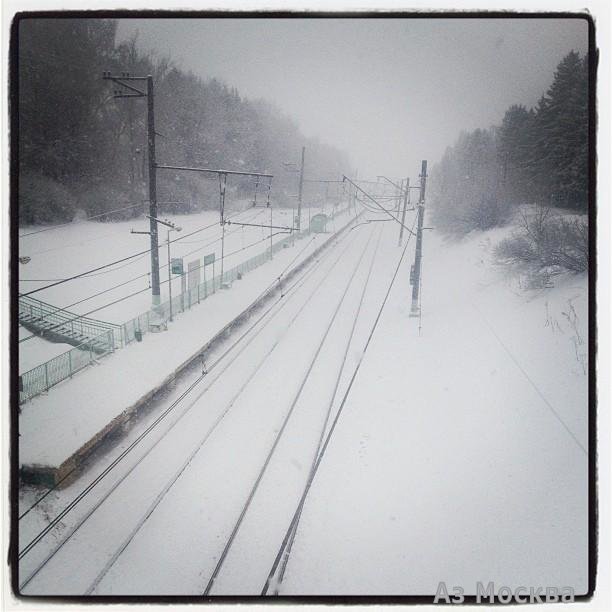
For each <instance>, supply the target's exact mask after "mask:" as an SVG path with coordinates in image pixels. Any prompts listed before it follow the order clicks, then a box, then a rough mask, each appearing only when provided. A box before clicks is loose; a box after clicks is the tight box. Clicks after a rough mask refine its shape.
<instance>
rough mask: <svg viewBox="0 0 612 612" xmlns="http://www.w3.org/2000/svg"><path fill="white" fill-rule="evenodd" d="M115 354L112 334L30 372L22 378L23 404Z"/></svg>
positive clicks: (20, 382)
mask: <svg viewBox="0 0 612 612" xmlns="http://www.w3.org/2000/svg"><path fill="white" fill-rule="evenodd" d="M114 350H115V338H114V337H113V331H112V330H108V331H106V332H103V333H102V334H99V335H98V336H96V337H95V338H92V339H91V340H89V341H87V342H83V343H82V344H81V345H79V346H77V347H75V348H73V349H70V350H69V351H66V352H65V353H62V354H61V355H58V356H57V357H54V358H53V359H50V360H49V361H46V362H45V363H42V364H40V365H39V366H36V367H35V368H32V369H31V370H28V371H27V372H25V373H24V374H22V375H21V376H20V377H19V403H22V402H25V401H26V400H29V399H31V398H32V397H35V396H36V395H40V394H41V393H44V392H45V391H48V390H49V389H50V388H51V387H53V386H54V385H57V383H59V382H62V380H66V378H70V377H71V376H72V375H73V374H75V373H76V372H78V371H79V370H82V369H83V368H86V367H87V366H88V365H90V364H91V363H93V362H95V361H96V359H98V358H99V357H103V356H104V355H108V353H112V352H113V351H114Z"/></svg>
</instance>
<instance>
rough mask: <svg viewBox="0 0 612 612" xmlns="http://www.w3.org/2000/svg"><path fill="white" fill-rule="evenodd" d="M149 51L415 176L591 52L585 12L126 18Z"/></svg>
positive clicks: (364, 168) (359, 159)
mask: <svg viewBox="0 0 612 612" xmlns="http://www.w3.org/2000/svg"><path fill="white" fill-rule="evenodd" d="M136 30H138V32H139V40H140V44H141V46H142V48H143V49H147V50H149V49H155V50H156V51H157V52H158V53H160V54H162V55H164V54H167V55H169V56H170V57H172V58H173V59H174V60H175V62H176V63H177V64H178V65H179V66H180V67H183V68H185V69H189V70H192V71H193V72H194V73H196V74H198V75H201V76H203V77H213V76H214V77H218V78H220V79H223V80H224V81H226V82H227V83H228V84H230V85H233V86H235V87H237V88H238V90H239V92H240V93H241V94H242V95H245V96H247V97H264V98H267V99H269V100H271V101H273V102H275V103H276V104H277V105H278V106H280V108H282V109H283V110H284V111H286V112H287V113H289V114H290V115H291V116H292V117H293V118H294V119H296V120H297V122H298V123H299V125H300V127H301V128H302V130H303V131H304V133H305V134H307V135H308V136H318V137H320V138H321V139H322V140H325V141H327V142H329V143H330V144H334V145H336V146H338V147H340V148H343V149H345V150H347V151H348V153H349V154H350V156H351V159H352V160H353V162H354V163H355V164H356V166H357V167H358V169H359V174H360V176H365V175H369V176H375V175H376V174H388V175H393V176H400V175H401V176H406V175H410V176H413V177H416V175H417V174H418V170H419V168H420V164H419V160H420V159H422V158H428V159H429V160H430V163H431V162H435V161H436V160H437V159H439V158H440V156H441V154H442V153H443V151H444V149H445V147H446V146H448V145H450V144H452V142H453V141H454V139H455V138H456V136H457V135H458V133H459V132H460V131H461V130H462V129H473V128H476V127H489V126H490V125H493V124H496V123H499V122H500V120H501V118H502V117H503V114H504V111H505V110H506V108H507V107H508V106H509V105H510V104H513V103H523V104H526V105H527V106H531V105H534V104H536V102H537V100H538V98H539V97H540V95H541V94H542V93H543V92H544V90H545V89H546V88H548V86H549V85H550V83H551V81H552V78H553V73H554V70H555V68H556V66H557V64H558V62H559V61H560V60H561V58H562V57H563V56H564V55H565V54H566V53H567V52H569V51H570V50H571V49H576V50H579V51H580V52H581V53H584V52H586V50H587V48H588V47H587V45H588V43H587V22H586V21H584V20H579V19H565V20H559V19H555V20H552V19H460V20H459V19H398V18H395V19H346V18H345V19H341V18H339V19H336V18H334V19H308V20H307V19H298V18H294V19H183V20H181V19H170V20H168V19H148V20H142V19H138V20H122V21H121V23H120V26H119V38H120V39H121V38H122V37H125V36H127V35H129V34H131V33H133V32H134V31H136Z"/></svg>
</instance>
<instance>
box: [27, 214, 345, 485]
mask: <svg viewBox="0 0 612 612" xmlns="http://www.w3.org/2000/svg"><path fill="white" fill-rule="evenodd" d="M336 222H337V224H336V227H337V228H339V229H338V230H337V231H336V233H334V234H313V235H310V236H306V237H304V238H302V239H301V240H298V241H296V243H295V246H294V247H293V248H288V249H283V250H281V251H280V252H279V253H278V254H277V255H275V256H274V259H273V260H272V261H271V262H269V263H267V264H265V265H263V266H261V267H260V268H258V269H256V270H254V271H253V272H251V273H249V274H247V275H245V276H244V277H243V278H242V279H241V280H239V281H237V282H236V283H234V284H233V286H232V288H231V289H228V290H223V291H219V292H218V293H217V294H215V295H213V296H210V297H209V298H208V299H207V300H205V301H204V302H202V304H200V305H198V306H196V307H194V308H193V309H192V310H190V311H187V312H185V313H183V314H181V315H179V316H178V317H176V318H175V320H174V322H172V323H170V325H169V327H168V331H165V332H160V333H157V334H147V335H146V336H145V337H144V338H143V341H142V342H134V343H132V344H130V345H129V346H127V347H126V348H125V349H123V350H121V351H118V352H117V353H115V354H114V355H113V356H112V357H109V358H106V359H102V360H100V362H99V364H97V365H95V366H94V367H90V368H88V369H87V370H84V371H82V372H81V373H79V374H78V375H77V376H75V377H74V378H72V379H68V380H66V381H64V382H62V383H60V384H58V385H57V386H56V387H54V388H53V389H51V390H50V391H49V392H48V393H47V394H46V395H41V396H38V397H36V398H33V399H32V400H31V401H29V402H27V403H26V404H24V405H23V406H22V407H21V414H20V416H19V435H20V438H19V465H20V473H21V476H22V479H23V480H24V481H27V482H41V483H48V484H55V483H57V482H59V481H61V480H63V479H64V478H65V477H66V476H67V475H68V474H70V473H71V472H73V471H74V470H75V468H78V466H79V465H80V463H81V462H82V461H83V460H84V459H85V458H86V457H87V456H88V455H89V454H90V453H91V452H92V451H93V450H94V449H95V448H97V447H98V446H99V445H100V444H101V443H102V442H104V441H105V440H107V439H108V438H109V437H110V436H112V435H113V434H114V433H116V432H117V431H118V430H120V429H121V428H123V427H124V426H125V425H126V423H128V421H129V420H130V419H131V418H132V417H133V416H134V415H135V414H136V413H138V412H139V410H140V409H142V408H143V407H144V406H146V405H147V403H148V402H149V401H150V400H151V399H152V398H153V397H154V396H155V395H156V394H157V393H159V392H160V391H162V390H163V389H165V388H166V387H167V386H168V385H171V384H173V383H174V381H175V380H176V378H177V376H179V375H180V374H181V373H182V372H183V371H185V370H186V369H187V368H189V367H190V366H191V365H192V364H193V363H194V362H195V361H198V362H199V361H200V360H201V357H202V355H203V354H205V353H206V352H208V351H210V350H211V349H212V348H215V347H218V346H219V344H220V343H222V342H223V341H225V339H226V338H227V337H228V335H229V334H230V333H231V332H232V331H233V330H234V329H236V328H238V327H240V326H241V325H242V324H244V322H245V321H246V320H248V318H249V316H250V314H251V313H252V312H254V311H255V310H257V308H259V306H261V305H262V304H263V303H265V302H266V301H268V300H269V299H270V298H271V297H272V296H273V295H274V294H275V293H276V292H277V291H278V290H279V286H278V283H274V281H275V279H278V277H279V276H280V275H283V276H282V277H283V280H288V279H289V278H290V277H291V275H292V274H294V273H295V272H296V271H298V270H299V269H300V268H301V266H302V265H304V264H305V263H306V262H307V261H308V260H310V259H314V258H315V257H316V256H317V254H318V253H319V252H320V251H321V250H323V249H325V248H326V247H327V246H329V245H330V244H331V243H332V241H333V240H334V239H335V237H336V236H337V235H338V234H340V233H341V232H343V231H346V230H347V229H348V227H349V226H351V225H352V223H353V219H352V217H351V216H350V215H348V214H344V215H342V216H339V217H338V218H337V220H336ZM298 254H299V257H298V258H297V259H296V256H298ZM266 287H269V289H268V291H266V292H265V293H263V294H262V290H263V289H265V288H266Z"/></svg>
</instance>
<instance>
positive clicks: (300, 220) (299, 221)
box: [297, 147, 306, 232]
mask: <svg viewBox="0 0 612 612" xmlns="http://www.w3.org/2000/svg"><path fill="white" fill-rule="evenodd" d="M305 153H306V147H302V163H301V165H300V185H299V189H298V209H297V231H298V232H299V231H300V230H301V226H302V192H303V190H304V154H305Z"/></svg>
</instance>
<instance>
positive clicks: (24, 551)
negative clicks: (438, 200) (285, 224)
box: [18, 251, 335, 588]
mask: <svg viewBox="0 0 612 612" xmlns="http://www.w3.org/2000/svg"><path fill="white" fill-rule="evenodd" d="M330 252H331V251H327V252H326V253H325V254H324V256H325V255H327V254H328V253H330ZM317 261H318V260H317ZM312 263H316V261H315V262H312ZM334 265H335V264H334ZM315 269H316V267H315V266H311V267H309V268H307V269H306V270H305V272H304V274H303V275H302V277H301V278H298V280H297V281H296V282H295V283H294V284H293V285H292V288H294V287H296V286H298V284H299V283H301V282H303V281H304V279H305V278H306V277H307V276H308V275H309V274H311V273H312V271H313V270H315ZM285 295H286V294H285ZM283 299H284V296H281V297H280V298H279V299H278V300H276V301H275V302H273V303H272V304H271V305H270V307H269V308H267V309H266V310H265V311H264V312H263V313H262V314H261V315H260V316H259V317H258V318H257V319H256V320H255V321H254V322H253V323H252V324H251V325H250V326H249V327H248V328H247V329H246V330H245V331H244V332H243V333H242V334H241V335H240V336H239V337H238V338H237V339H236V340H235V341H234V342H233V343H232V344H231V345H230V346H229V347H228V348H227V349H225V350H224V351H223V352H222V353H221V355H220V356H219V357H218V358H217V359H216V360H215V361H214V362H213V363H212V364H211V365H210V366H209V367H208V368H207V370H206V372H205V373H203V374H202V375H201V376H200V377H198V378H197V379H196V380H195V381H194V382H193V383H192V384H191V385H190V386H189V387H188V388H187V389H186V390H185V391H184V392H183V393H182V394H181V395H180V396H179V397H178V398H177V399H176V400H175V401H174V402H172V404H171V405H170V406H169V407H168V408H167V409H166V410H165V411H164V412H162V414H161V415H160V416H159V417H157V418H156V419H155V421H153V423H151V424H150V425H149V426H148V427H147V428H146V429H145V430H144V431H143V432H142V433H141V434H140V435H139V436H138V437H137V438H136V439H135V440H134V441H133V442H132V443H131V444H130V445H129V446H128V447H127V448H126V449H125V450H124V451H122V453H121V454H120V455H119V456H118V457H116V458H115V459H114V460H113V462H111V464H109V465H108V466H107V467H106V468H105V469H104V470H103V471H102V472H101V473H100V474H99V475H98V476H97V477H96V478H95V479H94V480H93V481H92V482H90V483H89V485H87V487H85V489H83V490H82V491H81V493H79V494H78V495H77V496H76V497H75V498H74V499H73V500H72V501H71V502H70V503H69V504H68V505H67V506H66V507H65V508H64V509H63V510H62V511H61V512H60V513H59V514H58V515H56V516H55V518H53V519H52V520H51V521H50V522H49V523H48V524H47V525H46V526H45V527H44V528H43V529H42V530H41V531H40V532H39V533H38V534H37V535H36V536H35V537H34V538H33V539H32V540H30V542H29V543H28V544H27V545H26V546H25V547H24V548H23V549H22V550H21V551H20V552H19V554H18V558H19V560H21V559H22V558H23V557H24V556H26V555H27V554H28V553H29V552H30V551H31V550H32V549H33V548H34V547H35V546H36V545H37V544H38V542H40V541H41V540H42V538H44V537H45V536H46V535H47V534H48V533H49V532H50V531H51V530H52V529H53V528H54V527H55V526H56V525H57V524H58V523H59V522H60V521H61V520H62V519H63V518H64V517H65V516H66V515H67V514H68V512H70V511H71V510H72V509H73V508H74V507H75V506H76V505H77V504H78V503H80V501H81V500H82V499H83V498H84V497H85V496H86V495H88V494H89V493H90V492H91V490H92V489H93V488H94V487H95V486H96V485H97V484H98V483H99V482H100V481H101V480H102V479H103V478H105V477H106V476H107V475H108V474H109V473H110V472H111V471H112V470H113V469H114V468H115V467H116V466H117V465H118V464H119V463H120V462H121V461H122V460H123V459H124V458H125V457H126V456H127V455H128V454H129V453H130V452H131V451H132V450H133V449H134V448H136V446H137V445H138V444H139V443H140V442H141V441H142V440H143V439H144V438H145V437H146V436H147V435H148V434H149V433H150V432H151V431H153V429H154V428H155V427H156V426H157V425H158V424H159V423H160V422H161V421H162V420H163V419H164V418H165V417H166V416H167V415H168V414H169V413H170V412H171V411H172V410H173V409H174V408H175V407H176V406H177V405H178V404H179V403H180V402H181V401H182V400H183V399H184V398H185V397H186V396H187V395H188V394H189V393H190V392H191V391H192V390H193V389H194V388H195V387H196V386H197V384H198V383H199V382H200V381H201V380H203V379H204V377H205V376H206V375H207V374H208V373H210V372H211V371H212V370H213V369H214V368H215V367H216V366H217V365H219V364H220V363H221V362H222V360H223V359H224V358H225V357H226V356H227V355H228V354H230V353H231V351H232V350H233V349H234V348H235V347H236V346H237V345H238V344H239V343H240V342H241V341H242V340H243V339H244V338H245V337H246V336H247V335H248V334H249V333H250V332H251V331H252V330H253V329H254V328H255V327H256V326H257V325H258V323H259V322H260V321H262V320H263V319H264V318H265V317H266V316H267V315H268V313H270V312H271V311H272V310H273V308H274V307H275V306H276V305H277V304H279V303H280V302H281V300H283ZM256 301H257V300H255V301H254V303H255V302H256ZM285 303H286V301H285ZM249 342H250V341H249ZM244 348H245V347H243V349H242V350H244ZM204 350H206V347H205V348H204ZM236 358H237V356H235V357H234V359H236ZM232 363H233V361H232ZM229 365H231V364H227V365H226V367H225V368H224V369H223V370H222V371H221V372H220V373H219V375H218V376H217V378H216V379H215V380H214V381H213V382H215V381H216V380H217V379H218V378H219V376H220V375H221V374H222V373H223V372H224V371H225V369H226V368H227V367H229ZM212 384H213V383H211V385H212ZM199 397H200V396H198V398H195V399H196V400H197V399H199ZM194 402H195V400H194ZM192 405H193V404H192ZM180 418H181V417H179V419H180ZM177 422H178V419H177V421H175V423H173V425H172V426H171V427H170V428H169V429H168V430H167V431H166V432H165V433H164V434H163V435H162V436H161V437H160V438H159V439H158V441H156V442H155V443H154V444H153V445H152V446H151V447H150V448H149V449H148V450H147V452H146V453H145V455H143V457H142V458H141V460H142V459H143V458H144V456H146V454H148V453H149V452H150V451H151V450H152V449H153V448H154V447H155V445H156V444H157V443H158V442H159V441H160V440H161V439H162V438H163V437H164V436H165V435H166V434H167V433H168V431H170V429H171V428H172V427H173V426H174V425H175V424H176V423H177ZM133 467H135V466H133ZM132 469H133V468H132ZM130 471H131V470H130ZM126 476H127V474H126V475H125V476H124V477H123V478H122V479H121V480H120V481H119V483H118V484H120V482H121V481H122V480H123V479H124V478H125V477H126ZM37 503H39V502H37ZM30 509H31V508H30ZM28 511H29V510H28ZM26 514H27V512H25V513H23V515H22V516H25V515H26ZM80 524H82V522H81V523H80ZM80 524H79V526H77V529H78V527H80ZM74 531H76V529H75V530H74ZM74 531H73V533H74ZM71 535H72V534H71ZM70 537H71V536H70ZM67 539H68V538H66V539H65V540H64V541H63V542H61V543H60V544H59V545H58V546H57V547H56V549H55V551H53V552H52V553H51V554H50V555H49V556H48V557H47V559H46V560H45V561H44V562H43V564H41V565H40V566H39V568H38V569H37V570H35V572H34V573H33V574H31V575H30V576H29V577H28V578H27V579H26V581H25V582H24V583H22V584H21V585H20V587H21V588H23V587H24V586H25V585H26V584H27V583H29V581H30V580H31V579H32V578H33V577H34V576H35V575H36V573H38V571H39V570H40V569H41V568H42V566H44V565H45V564H46V563H47V561H48V560H49V559H50V558H51V557H52V556H53V555H54V554H55V553H56V552H57V550H59V548H61V546H63V544H64V543H65V542H66V541H67Z"/></svg>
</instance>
